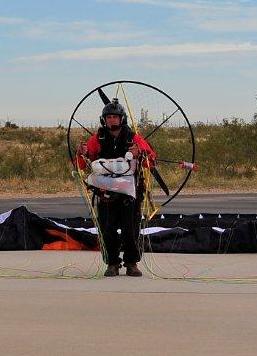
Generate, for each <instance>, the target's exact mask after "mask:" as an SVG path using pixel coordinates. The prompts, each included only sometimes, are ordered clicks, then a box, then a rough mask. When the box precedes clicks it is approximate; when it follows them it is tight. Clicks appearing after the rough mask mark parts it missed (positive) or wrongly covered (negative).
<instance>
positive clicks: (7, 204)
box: [0, 193, 257, 218]
mask: <svg viewBox="0 0 257 356" xmlns="http://www.w3.org/2000/svg"><path fill="white" fill-rule="evenodd" d="M157 202H158V203H162V200H161V199H160V198H158V199H157ZM20 205H25V206H26V207H27V208H28V210H30V211H32V212H35V213H37V214H39V215H40V216H43V217H46V216H48V217H49V216H51V217H60V218H66V217H67V218H69V217H77V216H85V217H88V214H89V212H88V209H87V207H86V205H85V203H84V201H83V199H82V198H81V197H64V198H63V197H49V198H17V199H15V198H12V199H1V197H0V213H3V212H5V211H8V210H11V209H14V208H16V207H18V206H20ZM160 213H163V214H165V213H166V214H168V213H169V214H172V213H174V214H198V213H214V214H216V213H217V214H219V213H236V214H238V213H241V214H255V213H257V193H240V194H236V193H231V194H191V195H183V194H181V195H179V196H178V197H177V198H175V199H174V200H172V201H171V202H170V203H169V204H168V205H167V206H165V207H163V208H161V210H160Z"/></svg>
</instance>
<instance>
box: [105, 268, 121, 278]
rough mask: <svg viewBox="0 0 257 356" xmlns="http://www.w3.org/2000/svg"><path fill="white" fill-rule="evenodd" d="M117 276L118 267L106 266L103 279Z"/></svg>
mask: <svg viewBox="0 0 257 356" xmlns="http://www.w3.org/2000/svg"><path fill="white" fill-rule="evenodd" d="M118 275H119V265H108V267H107V269H106V271H105V272H104V276H105V277H115V276H118Z"/></svg>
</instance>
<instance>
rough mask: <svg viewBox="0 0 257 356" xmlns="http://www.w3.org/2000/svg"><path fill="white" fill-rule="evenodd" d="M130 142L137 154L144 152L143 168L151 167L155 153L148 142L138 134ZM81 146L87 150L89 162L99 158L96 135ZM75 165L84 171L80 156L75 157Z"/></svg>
mask: <svg viewBox="0 0 257 356" xmlns="http://www.w3.org/2000/svg"><path fill="white" fill-rule="evenodd" d="M132 141H133V142H134V143H135V144H136V145H137V146H138V148H139V153H143V152H145V153H146V156H147V157H148V160H145V161H144V162H143V166H144V167H145V168H149V167H153V166H154V161H155V159H156V153H155V151H154V150H153V149H152V148H151V147H150V145H149V144H148V142H147V141H146V140H145V139H144V138H143V137H142V136H141V135H139V134H135V135H134V137H133V140H132ZM82 145H84V146H85V147H86V148H87V157H88V158H89V159H90V161H95V160H96V159H98V158H99V157H98V155H99V152H100V151H101V145H100V142H99V139H98V135H97V134H94V135H93V136H91V137H90V138H89V140H88V141H87V142H85V143H84V144H82ZM77 163H78V166H79V168H80V169H84V168H85V167H86V163H85V160H84V159H83V157H82V156H78V157H77Z"/></svg>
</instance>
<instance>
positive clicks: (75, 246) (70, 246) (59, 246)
mask: <svg viewBox="0 0 257 356" xmlns="http://www.w3.org/2000/svg"><path fill="white" fill-rule="evenodd" d="M46 231H47V233H48V234H49V235H51V236H55V237H56V238H58V239H60V240H59V241H54V242H50V243H48V244H44V245H43V247H42V250H87V247H86V245H84V244H83V243H82V242H79V241H76V240H74V239H73V238H72V237H71V236H69V235H68V234H67V233H66V232H65V233H64V232H61V231H59V230H54V229H47V230H46Z"/></svg>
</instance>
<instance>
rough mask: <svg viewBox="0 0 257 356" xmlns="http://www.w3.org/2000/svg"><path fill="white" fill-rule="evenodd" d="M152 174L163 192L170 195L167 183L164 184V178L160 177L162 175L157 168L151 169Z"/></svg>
mask: <svg viewBox="0 0 257 356" xmlns="http://www.w3.org/2000/svg"><path fill="white" fill-rule="evenodd" d="M150 172H151V173H152V175H153V177H154V179H155V180H156V182H157V183H158V184H159V186H160V187H161V188H162V190H163V191H164V193H165V194H166V195H170V192H169V188H168V187H167V185H166V183H165V182H164V180H163V179H162V177H161V176H160V173H159V172H158V171H157V169H156V168H155V167H152V168H151V169H150Z"/></svg>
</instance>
